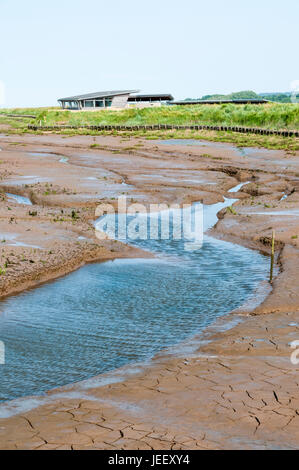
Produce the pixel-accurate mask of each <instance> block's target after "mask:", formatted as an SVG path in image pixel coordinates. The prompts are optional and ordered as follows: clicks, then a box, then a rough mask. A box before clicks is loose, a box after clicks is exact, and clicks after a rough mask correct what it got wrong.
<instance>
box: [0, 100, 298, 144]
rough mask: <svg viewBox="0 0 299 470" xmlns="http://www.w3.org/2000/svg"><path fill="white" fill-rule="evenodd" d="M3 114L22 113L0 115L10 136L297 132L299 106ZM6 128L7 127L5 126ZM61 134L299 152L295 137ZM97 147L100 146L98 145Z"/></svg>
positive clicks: (36, 110)
mask: <svg viewBox="0 0 299 470" xmlns="http://www.w3.org/2000/svg"><path fill="white" fill-rule="evenodd" d="M0 111H1V113H5V114H10V113H12V114H19V115H20V119H15V118H10V117H8V116H7V117H6V116H5V115H1V114H0V126H1V125H4V126H5V127H3V128H2V129H1V128H0V132H2V133H9V134H13V133H14V134H22V133H28V132H29V133H35V134H42V133H43V132H42V131H40V130H38V131H36V132H33V131H29V130H28V128H27V125H28V124H29V123H31V124H40V123H41V124H42V125H50V126H51V125H55V124H58V125H59V124H64V125H74V126H76V125H78V126H80V125H100V124H102V125H143V124H145V125H146V124H147V125H151V124H173V125H188V124H206V125H225V126H249V127H263V128H270V129H299V106H298V105H297V104H279V103H271V104H266V105H233V104H228V105H194V106H169V107H168V106H165V107H162V108H146V109H124V110H122V111H113V110H102V111H96V112H71V111H62V110H60V108H23V109H21V108H18V109H5V110H0ZM22 114H33V115H35V116H36V119H34V120H30V119H22V117H21V116H22ZM6 126H7V127H6ZM57 133H58V134H61V135H66V136H69V135H117V136H121V137H123V138H128V140H129V139H130V138H131V137H137V138H143V139H151V140H154V139H168V138H177V139H186V138H192V139H203V140H210V141H220V142H232V143H234V144H236V145H239V146H243V147H246V146H247V147H248V146H251V147H265V148H269V149H283V150H287V151H289V152H294V151H297V150H299V139H298V138H294V137H288V138H287V137H280V136H274V135H273V136H264V135H255V134H242V133H234V132H220V131H208V130H202V131H192V130H161V131H157V130H155V131H144V130H140V131H116V130H112V131H102V132H99V131H92V130H89V129H65V130H60V131H57ZM95 146H96V144H95Z"/></svg>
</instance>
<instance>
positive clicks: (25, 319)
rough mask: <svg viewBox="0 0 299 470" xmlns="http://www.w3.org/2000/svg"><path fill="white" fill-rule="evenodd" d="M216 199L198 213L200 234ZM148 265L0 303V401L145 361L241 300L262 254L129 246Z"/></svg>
mask: <svg viewBox="0 0 299 470" xmlns="http://www.w3.org/2000/svg"><path fill="white" fill-rule="evenodd" d="M232 202H233V201H232V200H226V202H225V203H222V204H221V203H220V204H216V205H213V206H208V207H205V208H204V210H205V229H207V228H209V227H211V226H212V225H213V224H214V223H215V222H216V220H217V218H216V213H217V211H218V210H220V209H221V208H222V207H224V206H225V205H230V204H232ZM135 243H136V244H137V245H138V246H140V247H143V248H146V249H150V250H151V251H153V252H154V253H156V254H157V257H156V258H154V259H133V260H130V259H129V260H124V259H123V260H116V261H109V262H105V263H102V264H91V265H87V266H84V267H83V268H81V269H80V270H78V271H76V272H74V273H72V274H69V275H68V276H66V277H64V278H62V279H58V280H56V281H54V282H51V283H48V284H45V285H43V286H41V287H39V288H36V289H34V290H31V291H27V292H24V293H22V294H20V295H18V296H16V297H10V298H8V299H6V300H4V301H2V302H1V303H0V338H1V340H2V341H4V342H5V345H6V364H5V365H4V366H1V367H0V374H1V381H0V400H2V401H4V400H9V399H12V398H16V397H21V396H27V395H34V394H39V393H41V392H43V391H45V390H48V389H50V388H53V387H56V386H61V385H65V384H68V383H71V382H75V381H79V380H83V379H86V378H89V377H92V376H95V375H97V374H100V373H102V372H106V371H109V370H112V369H115V368H116V367H120V366H122V365H124V364H128V363H135V362H136V361H142V360H145V359H147V358H149V357H151V356H152V355H153V354H155V353H156V352H158V351H160V350H161V349H163V348H165V347H168V346H170V345H175V344H177V343H179V342H181V341H183V340H184V339H186V338H188V337H189V336H192V335H193V334H195V333H197V332H200V331H201V330H202V329H203V328H204V327H205V326H207V325H208V324H210V323H212V322H213V321H214V320H215V319H216V318H217V317H219V316H220V315H223V314H225V313H227V312H229V311H231V310H232V309H235V308H237V307H238V306H239V305H240V304H242V303H243V302H244V301H245V300H246V299H247V298H248V296H249V295H250V294H251V293H252V292H253V290H254V288H255V287H256V286H257V284H258V283H259V282H260V281H261V280H263V279H265V277H266V275H267V271H268V261H267V258H265V257H264V256H262V255H261V254H259V253H257V252H254V251H251V250H248V249H246V248H243V247H240V246H237V245H233V244H231V243H228V242H223V241H220V240H216V239H213V238H211V237H209V236H205V238H204V244H203V248H202V249H200V250H194V251H186V250H185V249H184V242H183V241H179V240H170V241H168V240H160V241H159V240H156V241H146V240H143V241H141V242H138V241H136V242H135Z"/></svg>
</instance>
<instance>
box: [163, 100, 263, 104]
mask: <svg viewBox="0 0 299 470" xmlns="http://www.w3.org/2000/svg"><path fill="white" fill-rule="evenodd" d="M228 103H232V104H248V103H251V104H264V103H269V101H268V100H264V99H248V100H246V99H242V100H204V101H202V100H186V101H172V102H171V104H173V105H188V104H189V105H190V104H228Z"/></svg>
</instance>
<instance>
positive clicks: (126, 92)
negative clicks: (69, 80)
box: [58, 90, 139, 101]
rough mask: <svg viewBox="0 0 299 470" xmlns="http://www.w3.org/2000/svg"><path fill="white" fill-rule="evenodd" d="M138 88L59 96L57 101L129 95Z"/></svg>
mask: <svg viewBox="0 0 299 470" xmlns="http://www.w3.org/2000/svg"><path fill="white" fill-rule="evenodd" d="M138 91H139V90H112V91H98V92H97V93H87V94H85V95H77V96H69V97H67V98H60V99H59V100H58V101H80V100H94V99H97V98H100V99H101V98H109V97H111V96H119V95H130V94H131V93H138Z"/></svg>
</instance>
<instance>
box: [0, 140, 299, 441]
mask: <svg viewBox="0 0 299 470" xmlns="http://www.w3.org/2000/svg"><path fill="white" fill-rule="evenodd" d="M0 148H1V152H0V160H1V164H0V178H1V180H0V187H1V190H2V191H3V192H2V193H1V201H0V220H1V238H2V240H1V246H0V267H1V269H2V270H3V271H4V274H2V275H1V276H0V289H1V295H2V296H5V295H9V294H13V293H15V292H18V291H21V290H23V289H25V288H28V287H33V286H35V285H37V284H39V283H41V282H45V281H47V280H50V279H53V278H55V277H57V276H60V275H63V274H65V273H67V272H70V271H71V270H73V269H76V268H78V267H80V266H82V265H83V264H84V263H86V262H90V261H99V260H105V259H109V258H115V257H127V256H130V257H131V256H149V255H148V254H147V253H143V252H142V253H141V252H140V251H139V250H136V249H133V248H130V247H128V246H126V245H123V244H121V243H116V242H111V241H100V240H97V238H96V237H95V236H94V231H93V220H94V218H95V207H96V206H97V204H98V203H99V202H102V201H109V202H111V203H113V204H114V203H115V200H116V198H117V197H118V196H119V195H123V194H125V195H126V196H127V198H128V200H129V201H130V202H142V203H144V204H145V203H149V202H150V203H155V202H169V203H174V202H179V203H181V202H189V201H195V200H202V201H203V202H204V203H205V204H211V203H215V202H220V201H223V196H228V195H229V194H228V193H227V191H228V190H229V189H230V188H232V187H233V186H235V185H236V184H238V183H239V182H250V183H249V184H247V185H245V186H243V188H242V189H241V191H240V192H239V193H237V196H236V197H238V198H239V201H238V202H237V203H236V204H234V208H233V210H232V211H230V210H224V211H222V212H221V213H220V214H219V222H218V223H217V225H216V226H215V227H214V229H213V231H212V233H213V235H214V236H216V237H219V238H223V239H228V240H231V241H234V242H236V243H241V244H243V245H245V246H248V247H251V248H255V249H261V250H263V251H265V252H269V248H270V240H271V233H272V230H273V229H275V230H276V237H277V254H278V259H277V261H278V264H279V267H280V272H279V274H278V276H277V277H276V279H275V281H274V284H273V289H272V292H271V293H270V294H269V295H268V296H267V298H266V299H265V300H264V301H263V302H262V303H261V304H260V305H258V306H257V307H252V306H251V308H249V306H248V307H246V306H245V307H243V309H241V310H240V311H238V312H235V314H234V315H230V316H227V317H225V318H223V319H222V320H221V321H220V322H218V325H217V324H216V325H215V326H213V327H210V328H209V329H207V330H206V331H205V332H204V333H203V334H202V335H201V336H200V337H198V338H193V340H192V350H191V349H190V348H187V349H184V348H182V349H181V350H178V351H176V353H170V352H169V353H167V352H164V353H161V354H160V355H159V356H157V357H155V358H154V359H153V360H152V361H151V363H150V364H148V365H146V366H140V367H139V366H136V367H135V368H134V367H133V370H131V369H132V368H131V369H126V368H124V369H122V370H119V371H116V372H115V373H112V376H111V374H106V375H105V376H100V377H98V378H94V379H91V380H90V381H87V382H85V383H79V384H75V385H73V386H69V387H65V388H63V389H61V390H54V391H51V392H49V393H48V394H47V396H46V397H35V398H33V399H31V400H30V399H26V400H23V401H18V402H15V403H8V404H3V405H1V406H0V416H5V413H8V414H9V412H11V415H12V416H10V417H2V418H1V419H0V448H1V449H113V450H115V449H188V450H189V449H238V448H250V449H254V448H260V449H264V448H284V449H289V448H290V449H291V448H297V447H298V444H299V393H298V392H299V381H298V372H299V367H298V366H295V365H293V364H292V363H291V361H290V355H291V353H292V352H293V351H292V349H291V347H290V343H291V342H292V341H296V340H299V321H298V315H299V292H298V274H299V257H298V236H299V192H298V189H299V176H298V175H299V158H298V154H288V153H285V152H282V151H274V152H268V151H262V150H261V151H251V152H248V153H246V152H244V151H243V150H242V149H241V150H242V151H241V150H240V149H238V148H233V147H232V146H231V145H229V144H227V145H225V144H222V145H221V146H219V145H216V144H215V146H211V144H209V145H207V146H205V145H204V144H203V145H200V144H197V145H188V146H186V145H183V144H181V143H179V144H177V145H173V144H171V143H169V144H167V143H158V142H149V141H144V140H141V139H131V140H130V141H127V140H126V141H124V140H122V139H121V138H119V137H102V136H99V137H89V136H76V137H63V136H58V135H43V136H30V135H27V136H22V137H20V136H15V135H14V136H5V135H2V136H1V137H0ZM6 193H12V194H18V195H22V196H25V197H28V198H30V200H31V202H32V203H33V205H32V206H29V205H23V204H18V203H16V202H15V201H14V200H12V199H10V198H8V197H7V196H6ZM113 374H114V375H113ZM115 374H116V375H115ZM28 404H29V405H30V404H31V405H30V406H29V405H28ZM18 407H19V408H18ZM14 409H15V412H13V410H14ZM8 414H7V416H8Z"/></svg>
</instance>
